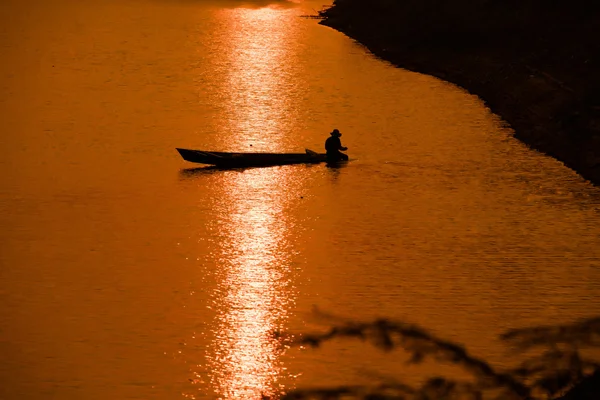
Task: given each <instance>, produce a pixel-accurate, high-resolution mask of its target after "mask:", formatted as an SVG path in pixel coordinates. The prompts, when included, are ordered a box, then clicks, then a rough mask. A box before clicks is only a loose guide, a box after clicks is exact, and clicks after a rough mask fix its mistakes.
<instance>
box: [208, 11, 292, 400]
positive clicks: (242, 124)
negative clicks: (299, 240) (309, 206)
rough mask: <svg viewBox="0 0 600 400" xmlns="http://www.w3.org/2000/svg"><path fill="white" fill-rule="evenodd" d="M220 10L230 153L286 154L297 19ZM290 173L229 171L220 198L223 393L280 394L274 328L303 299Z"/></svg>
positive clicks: (214, 352)
mask: <svg viewBox="0 0 600 400" xmlns="http://www.w3.org/2000/svg"><path fill="white" fill-rule="evenodd" d="M220 12H221V13H223V15H222V19H223V21H225V23H224V24H223V26H224V27H225V33H224V36H222V39H223V46H224V48H226V49H227V50H226V53H225V54H224V55H223V59H224V60H225V61H224V62H223V63H224V67H223V69H222V70H221V72H222V73H223V80H222V82H223V87H222V88H221V99H222V100H223V104H222V106H223V109H224V110H226V112H227V113H228V115H227V119H226V123H225V124H223V125H224V126H223V127H222V128H220V129H219V130H221V129H222V131H221V132H220V135H219V138H218V141H220V142H221V143H220V145H221V146H222V149H223V150H235V151H244V150H245V149H248V148H249V146H250V145H253V146H254V147H253V150H254V151H281V150H284V149H283V141H284V140H285V138H284V137H283V135H282V131H284V130H285V129H286V121H288V120H289V119H290V114H292V113H293V112H294V111H293V110H294V107H295V105H294V102H293V101H292V100H291V97H290V90H288V89H289V87H288V86H290V85H291V83H290V82H292V81H293V80H292V79H290V76H289V74H290V68H289V65H290V64H289V61H290V59H289V57H291V56H290V54H288V53H290V52H291V50H290V49H289V46H288V45H289V43H287V41H288V40H289V38H288V36H289V35H290V34H291V33H290V30H291V29H292V28H291V27H290V24H289V18H290V17H293V16H292V15H291V14H289V13H287V12H286V11H285V10H281V9H272V8H261V9H247V8H237V9H227V10H220ZM286 57H287V59H286ZM290 173H291V172H290V170H288V169H286V168H271V169H254V170H249V171H245V172H244V173H231V174H224V175H223V179H222V181H221V183H222V185H221V188H220V190H218V192H219V193H218V194H217V196H215V203H214V207H213V210H214V211H215V217H216V219H217V222H216V224H217V229H218V236H219V239H218V241H217V243H216V246H217V249H216V254H215V255H214V261H215V264H216V265H218V266H219V271H218V272H217V286H216V290H215V291H214V293H213V294H212V305H211V307H212V308H213V309H214V310H215V311H216V313H217V324H216V330H215V331H214V332H213V333H214V339H213V343H212V346H211V348H210V349H209V351H208V353H207V364H208V369H209V371H210V372H209V375H210V381H211V386H212V387H213V390H214V391H215V393H216V394H217V396H219V398H222V399H241V398H243V399H258V398H260V397H261V396H262V395H268V396H272V395H275V394H276V393H279V392H280V388H279V387H278V384H277V382H278V381H279V380H281V378H282V376H283V371H284V369H283V366H282V364H281V361H280V355H281V352H282V348H281V345H280V343H279V342H278V341H276V340H275V339H274V337H273V335H272V333H273V332H274V331H276V330H280V329H282V328H283V327H284V324H285V321H286V320H287V318H288V310H289V309H290V308H291V306H292V305H293V302H294V294H293V290H294V289H293V285H292V281H291V271H290V264H291V262H292V261H291V259H292V256H293V246H292V245H291V243H290V238H291V237H292V233H291V232H292V229H293V228H294V227H293V216H292V215H291V214H290V213H289V210H287V206H288V202H289V198H288V196H287V194H289V193H290V185H292V184H293V183H294V179H293V177H292V176H290Z"/></svg>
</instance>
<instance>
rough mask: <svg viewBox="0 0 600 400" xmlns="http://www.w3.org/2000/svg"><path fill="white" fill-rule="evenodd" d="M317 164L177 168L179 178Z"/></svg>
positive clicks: (332, 166)
mask: <svg viewBox="0 0 600 400" xmlns="http://www.w3.org/2000/svg"><path fill="white" fill-rule="evenodd" d="M346 164H348V162H337V163H327V164H325V165H326V167H327V168H330V169H339V168H344V167H345V166H346ZM318 165H323V163H302V164H284V165H260V166H249V167H218V166H215V165H210V166H206V167H196V168H184V169H181V170H179V177H180V178H181V179H187V178H194V177H198V176H202V175H212V174H218V173H223V172H239V173H243V172H245V171H248V170H253V169H259V168H260V169H263V168H281V167H299V166H303V167H305V168H313V167H315V166H318Z"/></svg>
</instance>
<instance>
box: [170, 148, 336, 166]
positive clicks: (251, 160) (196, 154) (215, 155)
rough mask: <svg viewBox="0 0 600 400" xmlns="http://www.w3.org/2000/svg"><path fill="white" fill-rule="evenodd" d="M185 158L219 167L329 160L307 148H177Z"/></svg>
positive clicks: (306, 162) (307, 162) (309, 162)
mask: <svg viewBox="0 0 600 400" xmlns="http://www.w3.org/2000/svg"><path fill="white" fill-rule="evenodd" d="M177 151H178V152H179V154H181V157H183V159H184V160H186V161H190V162H194V163H199V164H208V165H216V166H218V167H261V166H271V165H286V164H311V163H320V162H325V161H327V157H326V155H325V154H320V153H317V152H314V151H312V150H309V149H306V152H305V153H224V152H218V151H201V150H189V149H180V148H177Z"/></svg>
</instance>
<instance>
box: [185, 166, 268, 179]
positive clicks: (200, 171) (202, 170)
mask: <svg viewBox="0 0 600 400" xmlns="http://www.w3.org/2000/svg"><path fill="white" fill-rule="evenodd" d="M253 168H258V167H244V168H242V167H217V166H214V165H212V166H208V167H196V168H184V169H181V170H180V171H179V176H180V177H181V178H193V177H196V176H200V175H212V174H217V173H221V172H225V171H234V172H244V171H245V170H247V169H253Z"/></svg>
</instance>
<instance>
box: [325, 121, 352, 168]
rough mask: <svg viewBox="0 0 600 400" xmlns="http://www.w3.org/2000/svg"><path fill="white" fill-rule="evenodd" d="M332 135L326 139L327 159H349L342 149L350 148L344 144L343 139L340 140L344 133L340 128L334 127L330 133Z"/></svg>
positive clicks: (329, 160)
mask: <svg viewBox="0 0 600 400" xmlns="http://www.w3.org/2000/svg"><path fill="white" fill-rule="evenodd" d="M330 135H331V136H330V137H328V138H327V140H326V141H325V151H326V152H327V161H328V162H331V161H347V160H348V156H347V155H346V154H344V153H342V152H340V150H342V151H345V150H348V148H347V147H344V146H342V141H341V140H340V136H342V134H341V133H340V131H339V130H337V129H334V130H333V131H331V133H330Z"/></svg>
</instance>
